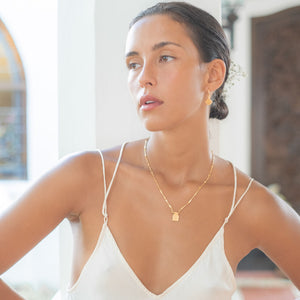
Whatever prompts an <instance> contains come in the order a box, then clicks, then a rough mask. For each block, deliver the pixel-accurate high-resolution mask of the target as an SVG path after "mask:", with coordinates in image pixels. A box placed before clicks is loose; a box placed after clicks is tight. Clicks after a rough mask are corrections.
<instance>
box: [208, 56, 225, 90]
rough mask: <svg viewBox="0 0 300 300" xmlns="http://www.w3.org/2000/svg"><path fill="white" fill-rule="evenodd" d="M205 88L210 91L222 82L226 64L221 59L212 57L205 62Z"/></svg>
mask: <svg viewBox="0 0 300 300" xmlns="http://www.w3.org/2000/svg"><path fill="white" fill-rule="evenodd" d="M206 70H207V71H206V72H207V81H206V85H207V89H209V90H210V91H215V90H217V89H218V88H219V87H220V86H221V85H222V84H223V82H224V79H225V74H226V66H225V63H224V61H223V60H221V59H214V60H212V61H211V62H209V63H208V64H207V69H206Z"/></svg>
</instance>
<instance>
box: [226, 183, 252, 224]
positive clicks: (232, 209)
mask: <svg viewBox="0 0 300 300" xmlns="http://www.w3.org/2000/svg"><path fill="white" fill-rule="evenodd" d="M252 182H253V178H251V179H250V180H249V183H248V186H247V188H246V189H245V191H244V193H243V194H242V195H241V197H240V198H239V199H238V200H237V202H236V203H235V204H234V205H233V206H232V207H231V210H230V213H229V215H228V216H227V218H226V219H225V222H224V224H226V223H227V222H228V220H229V218H230V217H231V215H232V214H233V212H234V211H235V209H236V208H237V206H238V205H239V204H240V202H241V201H242V200H243V198H244V196H245V195H246V194H247V192H248V191H249V189H250V187H251V184H252ZM233 203H234V202H233Z"/></svg>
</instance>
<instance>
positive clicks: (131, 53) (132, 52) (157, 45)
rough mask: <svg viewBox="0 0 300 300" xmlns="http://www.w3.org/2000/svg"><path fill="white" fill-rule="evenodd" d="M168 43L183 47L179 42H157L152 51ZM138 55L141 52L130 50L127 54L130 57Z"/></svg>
mask: <svg viewBox="0 0 300 300" xmlns="http://www.w3.org/2000/svg"><path fill="white" fill-rule="evenodd" d="M167 45H174V46H177V47H180V48H183V47H182V46H181V45H179V44H177V43H174V42H167V41H165V42H160V43H157V44H155V45H154V46H153V47H152V51H155V50H158V49H160V48H163V47H165V46H167ZM136 55H139V53H138V52H137V51H130V52H128V53H127V54H126V57H130V56H136Z"/></svg>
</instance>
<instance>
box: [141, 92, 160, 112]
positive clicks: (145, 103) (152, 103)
mask: <svg viewBox="0 0 300 300" xmlns="http://www.w3.org/2000/svg"><path fill="white" fill-rule="evenodd" d="M161 104H163V101H161V100H159V99H157V98H155V97H153V96H151V95H145V96H142V97H141V99H140V109H141V110H143V111H148V110H152V109H154V108H156V107H157V106H159V105H161Z"/></svg>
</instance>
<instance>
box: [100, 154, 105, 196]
mask: <svg viewBox="0 0 300 300" xmlns="http://www.w3.org/2000/svg"><path fill="white" fill-rule="evenodd" d="M98 151H99V154H100V157H101V162H102V172H103V185H104V198H105V195H106V178H105V164H104V157H103V154H102V152H101V151H100V150H98Z"/></svg>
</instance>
